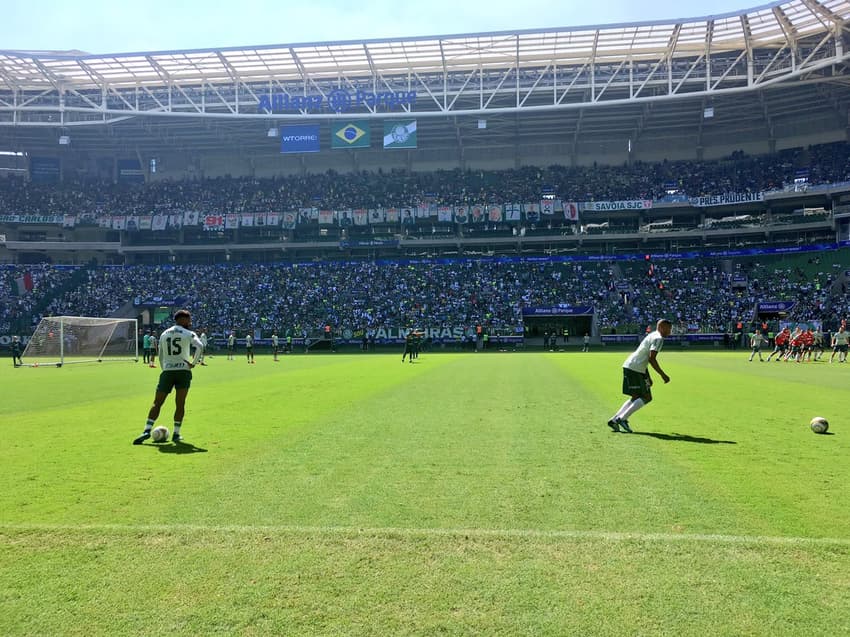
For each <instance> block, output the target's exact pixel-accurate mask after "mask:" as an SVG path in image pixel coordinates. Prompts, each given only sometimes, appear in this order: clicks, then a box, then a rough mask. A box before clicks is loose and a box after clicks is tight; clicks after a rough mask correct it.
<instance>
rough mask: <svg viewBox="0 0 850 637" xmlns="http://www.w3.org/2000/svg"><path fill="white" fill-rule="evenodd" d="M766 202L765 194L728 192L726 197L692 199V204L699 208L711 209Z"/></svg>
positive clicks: (715, 196) (714, 196)
mask: <svg viewBox="0 0 850 637" xmlns="http://www.w3.org/2000/svg"><path fill="white" fill-rule="evenodd" d="M760 201H764V193H763V192H728V193H726V194H725V195H712V196H710V197H691V199H690V203H691V205H692V206H696V207H697V208H709V207H711V206H738V205H740V204H745V203H758V202H760Z"/></svg>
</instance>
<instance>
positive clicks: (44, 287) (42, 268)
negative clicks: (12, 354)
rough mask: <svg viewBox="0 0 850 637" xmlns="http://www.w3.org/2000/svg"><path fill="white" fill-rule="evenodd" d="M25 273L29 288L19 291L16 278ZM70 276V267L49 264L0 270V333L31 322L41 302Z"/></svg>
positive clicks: (21, 276) (44, 301)
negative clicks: (31, 286) (28, 279)
mask: <svg viewBox="0 0 850 637" xmlns="http://www.w3.org/2000/svg"><path fill="white" fill-rule="evenodd" d="M27 273H28V274H29V275H31V276H32V284H33V289H32V292H31V293H27V292H24V293H19V291H18V289H17V281H18V280H19V279H22V278H23V277H24V275H25V274H27ZM71 276H73V271H72V270H65V269H58V268H54V267H51V266H50V265H26V266H23V265H19V266H12V267H6V268H5V269H3V270H0V334H8V333H9V332H10V330H12V329H13V328H19V327H20V326H22V325H31V323H32V321H33V319H35V320H36V321H37V320H38V319H39V318H40V316H41V312H42V311H43V308H42V306H43V305H44V303H46V302H47V301H48V300H49V299H51V298H54V297H55V296H56V295H57V294H58V293H59V292H60V291H61V290H62V289H63V288H64V286H65V284H66V283H67V282H68V280H69V279H70V278H71ZM47 314H49V312H47Z"/></svg>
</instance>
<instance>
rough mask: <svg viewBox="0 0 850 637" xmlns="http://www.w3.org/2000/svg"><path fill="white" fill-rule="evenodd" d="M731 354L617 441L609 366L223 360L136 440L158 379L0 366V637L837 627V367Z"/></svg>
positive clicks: (513, 357)
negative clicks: (176, 424)
mask: <svg viewBox="0 0 850 637" xmlns="http://www.w3.org/2000/svg"><path fill="white" fill-rule="evenodd" d="M746 357H747V353H746V352H738V353H736V354H731V353H686V352H677V351H665V352H662V354H661V356H660V359H659V360H660V361H661V363H662V365H663V366H664V367H665V369H666V370H667V371H668V373H669V374H670V375H671V377H672V382H671V383H670V384H669V385H661V384H660V383H656V386H655V388H654V391H655V396H656V400H655V401H654V402H653V403H652V404H651V405H650V406H648V407H647V408H645V409H644V410H642V411H640V412H638V413H637V414H636V415H635V416H634V417H633V418H632V420H631V422H632V427H633V428H634V429H635V432H636V433H635V434H633V435H628V434H615V433H613V432H611V431H610V430H609V429H608V428H607V427H606V426H605V421H606V420H607V418H608V417H609V416H610V415H611V414H612V413H613V412H614V411H615V410H616V408H617V407H618V406H619V405H620V404H621V402H622V400H623V398H622V396H621V395H620V392H619V388H620V383H621V373H620V365H621V363H622V360H623V359H624V358H625V353H623V352H617V353H591V354H579V353H551V354H542V353H541V354H536V353H535V354H531V353H526V354H507V353H506V354H427V353H426V354H423V355H422V357H421V358H420V359H419V361H418V362H417V363H416V364H414V365H409V364H407V363H404V364H402V363H401V362H400V354H399V355H392V356H390V355H314V356H303V355H301V356H294V357H285V358H283V360H282V361H281V362H279V363H273V362H272V361H271V359H270V358H268V357H258V362H257V364H256V365H253V366H250V365H247V364H245V362H244V360H243V359H241V358H240V359H238V360H237V361H234V362H228V361H226V360H225V359H224V357H222V356H217V357H215V358H213V359H211V360H210V364H209V366H208V367H205V368H198V369H197V370H196V372H195V380H194V385H193V387H192V390H191V392H190V394H189V401H188V411H187V417H186V420H185V422H184V427H183V433H184V436H185V438H186V440H187V441H188V442H189V443H191V444H188V445H173V444H171V443H168V444H164V445H154V444H150V443H146V444H144V445H142V446H133V445H131V444H130V442H131V440H132V439H133V438H134V437H135V436H136V435H137V434H138V433H139V432H140V431H141V429H142V426H143V424H144V418H145V414H146V412H147V409H148V407H149V404H150V400H151V398H152V395H153V389H154V386H155V381H156V377H157V373H158V372H157V371H155V370H152V369H149V368H147V367H143V366H142V365H141V364H139V365H133V364H120V363H113V364H102V365H97V364H93V365H80V366H75V367H65V368H63V369H55V368H49V369H48V368H43V367H42V368H38V369H30V368H23V369H17V370H14V369H12V366H11V364H6V363H7V362H8V361H6V360H4V361H3V363H4V365H3V366H2V367H0V387H2V400H0V434H1V435H2V437H1V438H0V440H2V443H0V446H1V447H2V455H0V458H2V461H0V485H2V489H0V634H2V635H4V636H7V635H86V636H87V637H91V636H93V635H213V634H220V635H535V636H536V635H553V636H554V635H559V636H560V635H594V636H595V635H675V636H682V635H698V636H700V637H704V636H706V635H711V636H715V635H736V636H737V635H774V636H775V635H805V636H812V635H825V636H826V635H829V636H833V635H840V634H848V633H850V489H848V484H850V461H849V460H850V453H848V452H850V418H848V415H847V411H848V404H850V389H849V388H848V387H850V383H849V382H848V381H850V365H839V364H833V365H829V364H826V363H811V364H802V365H795V364H776V363H770V364H767V363H758V362H755V363H748V362H747V360H746ZM172 406H173V402H172V401H171V400H169V401H168V402H167V403H166V406H165V409H164V411H163V416H162V417H161V418H160V423H161V424H166V425H168V426H169V428H170V427H171V409H172ZM815 415H822V416H825V417H827V418H828V419H829V420H830V423H831V428H830V434H832V435H825V436H818V435H815V434H813V433H812V432H811V431H810V430H809V428H808V422H809V420H810V419H811V418H812V416H815Z"/></svg>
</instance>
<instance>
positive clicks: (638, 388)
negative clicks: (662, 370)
mask: <svg viewBox="0 0 850 637" xmlns="http://www.w3.org/2000/svg"><path fill="white" fill-rule="evenodd" d="M651 385H652V381H650V380H649V373H646V372H645V373H643V374H641V373H640V372H636V371H634V370H632V369H629V368H627V367H624V368H623V393H624V394H626V395H627V396H649V395H651V392H650V389H649V388H650V386H651Z"/></svg>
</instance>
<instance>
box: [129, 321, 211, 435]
mask: <svg viewBox="0 0 850 637" xmlns="http://www.w3.org/2000/svg"><path fill="white" fill-rule="evenodd" d="M174 322H175V323H177V325H174V326H173V327H169V328H168V329H167V330H165V331H164V332H163V333H162V335H160V337H159V365H160V367H161V368H162V372H161V373H160V375H159V383H158V384H157V386H156V394H154V398H153V405H152V406H151V408H150V411H149V412H148V419H147V421H146V422H145V430H144V431H143V432H142V434H141V435H140V436H139V437H138V438H136V439H135V440H133V444H134V445H140V444H142V443H143V442H144V441H145V440H147V439H148V438H150V437H151V429H153V425H154V423H155V422H156V419H157V418H158V417H159V410H160V408H161V407H162V403H164V402H165V399H166V397H167V396H168V394H170V393H171V389H172V388H174V389H175V390H176V391H175V395H174V403H175V405H174V433H173V434H172V436H171V441H172V442H180V441H181V440H182V437H181V436H180V426H181V425H182V424H183V415H184V414H185V412H186V395H187V394H188V393H189V386H190V385H191V384H192V371H191V370H192V368H193V367H194V366H195V365H196V364H197V362H198V359H199V358H200V357H201V354H203V351H204V344H203V343H201V339H199V338H198V337H197V335H196V334H195V333H194V332H193V331H191V330H190V329H189V328H190V327H192V315H191V314H190V313H189V310H179V311H178V312H177V313H175V314H174ZM193 346H194V347H195V355H194V356H191V358H190V349H191V348H192V347H193Z"/></svg>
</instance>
